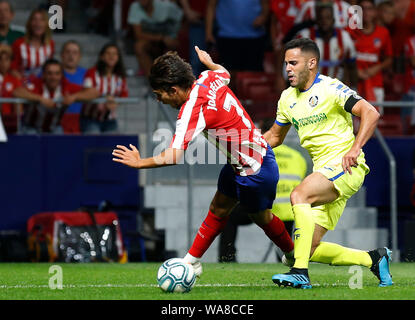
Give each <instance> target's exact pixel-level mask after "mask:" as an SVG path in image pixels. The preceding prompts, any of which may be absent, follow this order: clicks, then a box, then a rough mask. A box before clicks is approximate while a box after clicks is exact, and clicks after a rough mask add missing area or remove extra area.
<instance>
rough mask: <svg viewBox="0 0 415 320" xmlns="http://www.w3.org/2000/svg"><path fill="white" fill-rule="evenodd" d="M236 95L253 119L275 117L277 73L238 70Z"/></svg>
mask: <svg viewBox="0 0 415 320" xmlns="http://www.w3.org/2000/svg"><path fill="white" fill-rule="evenodd" d="M235 82H236V95H237V97H238V99H239V100H240V101H241V103H242V105H243V106H244V108H245V109H246V111H247V112H248V113H249V115H250V116H251V118H252V120H253V121H259V120H262V119H265V118H270V117H275V112H276V109H275V105H276V103H277V100H278V96H277V95H276V93H275V87H274V85H275V75H274V74H270V73H266V72H248V71H243V72H237V73H236V75H235Z"/></svg>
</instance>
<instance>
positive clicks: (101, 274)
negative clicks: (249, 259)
mask: <svg viewBox="0 0 415 320" xmlns="http://www.w3.org/2000/svg"><path fill="white" fill-rule="evenodd" d="M160 264H161V263H127V264H116V263H113V264H104V263H97V264H94V263H91V264H58V265H59V266H61V267H62V280H63V281H62V284H63V289H62V290H59V289H55V290H52V289H50V288H49V279H50V277H52V276H53V275H54V274H53V273H51V274H50V273H49V268H50V266H52V264H46V263H33V264H29V263H2V264H0V299H2V300H6V299H7V300H8V299H13V300H20V299H25V300H37V299H42V300H44V299H53V300H61V299H71V300H73V299H75V300H107V299H108V300H119V299H122V300H126V299H137V300H193V299H195V300H295V299H301V300H309V299H310V300H312V299H314V300H320V299H324V300H327V299H336V300H381V299H388V300H394V299H398V300H401V299H402V300H403V299H405V300H407V299H411V300H414V299H415V272H414V271H415V264H413V263H412V264H411V263H393V264H392V265H391V273H392V276H393V281H394V285H393V286H391V287H386V288H379V287H378V280H377V278H376V277H375V276H374V275H373V274H372V273H371V272H370V271H369V270H368V269H366V268H362V270H363V273H362V280H363V281H362V286H363V287H362V289H350V288H349V280H350V278H351V277H352V276H353V274H351V273H349V267H332V266H327V265H320V264H311V265H310V276H311V282H312V284H313V289H311V290H299V289H292V288H282V287H281V288H280V287H278V286H276V285H274V284H273V283H272V281H271V277H272V275H273V274H275V273H283V272H287V268H286V267H285V266H283V265H282V264H219V263H204V264H203V268H204V272H203V274H202V277H201V278H200V279H199V280H198V281H197V282H196V285H195V287H194V288H193V290H192V291H191V292H190V293H186V294H179V293H174V294H172V293H164V292H162V291H161V290H160V288H158V287H157V283H156V275H157V270H158V267H159V266H160Z"/></svg>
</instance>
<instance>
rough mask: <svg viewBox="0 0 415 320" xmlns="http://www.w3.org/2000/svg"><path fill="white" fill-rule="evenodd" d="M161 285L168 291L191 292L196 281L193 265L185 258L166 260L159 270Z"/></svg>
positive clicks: (159, 282) (158, 275)
mask: <svg viewBox="0 0 415 320" xmlns="http://www.w3.org/2000/svg"><path fill="white" fill-rule="evenodd" d="M157 282H158V285H159V287H160V288H161V289H162V290H163V291H166V292H189V291H190V290H192V288H193V286H194V285H195V282H196V275H195V271H194V269H193V266H192V265H191V264H189V263H186V262H185V261H184V260H183V259H180V258H172V259H169V260H167V261H165V262H164V263H163V264H162V265H161V266H160V268H159V270H158V272H157Z"/></svg>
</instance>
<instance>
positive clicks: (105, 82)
mask: <svg viewBox="0 0 415 320" xmlns="http://www.w3.org/2000/svg"><path fill="white" fill-rule="evenodd" d="M83 86H84V88H95V89H97V90H98V91H99V93H100V94H101V96H102V97H106V96H113V97H123V98H125V97H128V86H127V80H126V78H123V77H121V76H117V75H115V74H113V75H111V76H110V77H108V76H103V75H100V74H99V72H98V70H97V68H96V67H92V68H91V69H89V70H88V71H87V72H86V73H85V78H84V83H83ZM81 113H82V115H83V116H86V117H90V118H93V119H97V120H105V119H107V118H109V119H114V118H115V116H116V115H115V113H114V112H111V113H110V112H109V111H108V110H107V109H106V108H105V106H104V104H103V103H100V104H93V105H92V104H84V106H83V108H82V112H81Z"/></svg>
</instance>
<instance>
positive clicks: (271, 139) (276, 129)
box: [264, 123, 291, 148]
mask: <svg viewBox="0 0 415 320" xmlns="http://www.w3.org/2000/svg"><path fill="white" fill-rule="evenodd" d="M290 127H291V125H286V126H280V125H278V124H277V123H274V125H273V126H272V127H271V129H269V130H268V131H267V132H265V134H264V139H265V140H267V142H268V144H269V145H270V146H271V148H275V147H278V146H279V145H280V144H282V143H283V142H284V139H285V136H286V135H287V133H288V130H290Z"/></svg>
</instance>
